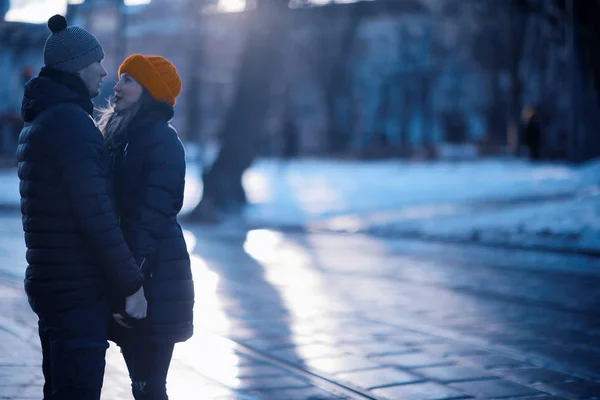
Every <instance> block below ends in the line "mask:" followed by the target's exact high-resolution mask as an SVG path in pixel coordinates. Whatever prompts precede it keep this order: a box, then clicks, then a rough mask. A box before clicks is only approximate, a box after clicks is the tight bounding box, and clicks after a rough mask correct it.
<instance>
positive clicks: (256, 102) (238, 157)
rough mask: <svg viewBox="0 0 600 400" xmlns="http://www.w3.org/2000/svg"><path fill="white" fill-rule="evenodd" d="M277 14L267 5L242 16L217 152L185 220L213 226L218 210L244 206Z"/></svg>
mask: <svg viewBox="0 0 600 400" xmlns="http://www.w3.org/2000/svg"><path fill="white" fill-rule="evenodd" d="M259 4H261V3H259ZM282 10H283V8H281V7H278V6H275V5H273V4H269V5H268V6H263V7H258V9H257V10H256V11H253V12H247V14H246V24H247V32H248V33H247V39H246V45H245V48H244V50H243V52H242V56H241V60H240V65H239V69H238V72H237V77H236V91H235V94H234V96H233V101H232V103H231V105H230V106H229V109H228V112H227V114H226V117H225V120H224V123H223V127H222V131H221V135H220V137H221V143H222V147H221V151H220V153H219V156H218V157H217V159H216V161H215V163H214V164H213V165H212V167H211V168H210V169H209V170H208V171H205V173H204V174H203V182H204V193H203V198H202V201H201V202H200V204H199V205H198V207H196V209H195V210H193V211H192V213H191V214H190V216H189V219H190V220H196V221H213V220H214V219H215V214H216V212H217V211H230V210H232V209H238V208H240V207H241V206H243V205H244V204H245V203H246V194H245V192H244V188H243V186H242V175H243V173H244V171H245V170H246V169H247V168H248V167H249V166H250V165H251V164H252V162H253V161H254V159H255V157H256V155H257V151H258V147H259V141H260V138H261V136H262V135H263V131H264V127H265V124H264V122H265V118H266V116H267V111H268V108H269V98H270V87H271V76H272V74H273V71H274V70H275V68H276V64H277V61H276V60H277V52H278V44H279V38H281V37H282V32H281V31H282V28H283V25H282V23H283V21H282V18H281V17H282V12H281V11H282Z"/></svg>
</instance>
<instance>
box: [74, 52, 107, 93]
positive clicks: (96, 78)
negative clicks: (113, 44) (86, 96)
mask: <svg viewBox="0 0 600 400" xmlns="http://www.w3.org/2000/svg"><path fill="white" fill-rule="evenodd" d="M78 74H79V77H80V78H81V80H82V81H83V82H84V83H85V86H87V88H88V91H89V92H90V98H93V97H96V96H98V95H99V94H100V87H101V86H102V79H104V77H105V76H106V70H105V69H104V66H103V65H102V60H100V61H96V62H95V63H93V64H90V65H88V66H87V67H85V68H83V69H82V70H80V71H79V72H78Z"/></svg>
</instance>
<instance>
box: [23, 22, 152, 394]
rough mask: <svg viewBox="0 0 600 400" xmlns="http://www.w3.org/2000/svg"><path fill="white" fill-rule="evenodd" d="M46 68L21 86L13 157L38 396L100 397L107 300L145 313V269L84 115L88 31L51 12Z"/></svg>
mask: <svg viewBox="0 0 600 400" xmlns="http://www.w3.org/2000/svg"><path fill="white" fill-rule="evenodd" d="M48 27H49V28H50V30H51V31H52V34H51V35H50V36H49V37H48V39H47V40H46V44H45V46H44V65H45V66H44V67H43V68H42V70H41V71H40V73H39V75H38V77H36V78H34V79H32V80H31V81H30V82H29V83H27V85H26V86H25V95H24V97H23V104H22V107H21V112H22V116H23V119H24V121H25V126H24V128H23V130H22V131H21V134H20V136H19V146H18V150H17V157H18V161H19V169H18V171H19V178H20V180H21V186H20V192H21V212H22V215H23V230H24V232H25V242H26V244H27V262H28V264H29V265H28V267H27V272H26V277H25V291H26V292H27V295H28V298H29V303H30V305H31V308H32V309H33V311H35V312H36V314H37V315H38V317H39V334H40V340H41V342H42V352H43V364H42V369H43V372H44V378H45V384H44V399H45V400H49V399H52V400H58V399H60V400H62V399H69V400H71V399H78V400H88V399H93V400H97V399H99V398H100V392H101V389H102V381H103V376H104V366H105V355H106V349H107V348H108V342H107V324H108V319H109V306H108V300H107V299H108V298H109V297H111V296H119V297H121V298H125V297H126V298H127V300H126V310H125V311H126V312H127V313H128V314H129V315H131V316H132V317H134V318H138V319H139V318H144V317H145V316H146V308H147V304H146V299H145V297H144V292H143V288H142V283H143V276H142V273H141V271H140V269H139V267H138V266H137V265H136V263H135V261H134V259H133V257H132V254H131V252H130V251H129V249H128V248H127V245H126V243H125V240H124V238H123V236H122V233H121V231H120V229H119V224H118V221H117V219H116V217H115V213H114V211H113V203H112V199H111V193H110V185H109V178H108V175H109V170H108V169H109V161H110V160H109V156H108V153H107V150H106V149H105V147H104V142H103V138H102V135H101V134H100V132H99V131H98V129H97V128H96V125H95V123H94V121H93V119H92V117H91V114H92V112H93V104H92V101H91V98H93V97H96V96H97V95H98V93H99V89H100V86H101V84H102V79H103V78H104V77H105V76H106V70H105V69H104V67H103V66H102V64H101V61H102V60H103V58H104V52H103V50H102V47H101V46H100V44H99V43H98V41H97V40H96V38H95V37H94V36H93V35H91V34H90V33H89V32H87V31H85V30H83V29H80V28H78V27H68V28H67V21H66V19H65V18H64V17H62V16H60V15H55V16H54V17H52V18H50V20H49V21H48Z"/></svg>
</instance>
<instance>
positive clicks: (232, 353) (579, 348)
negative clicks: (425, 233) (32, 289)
mask: <svg viewBox="0 0 600 400" xmlns="http://www.w3.org/2000/svg"><path fill="white" fill-rule="evenodd" d="M185 228H186V235H187V238H188V244H189V245H190V249H191V253H192V263H193V268H194V277H195V281H196V286H197V288H196V293H197V296H198V297H197V306H196V310H195V318H196V331H197V334H196V335H195V336H194V337H193V338H192V339H190V340H189V341H188V342H186V343H185V344H181V345H178V346H177V347H176V352H175V355H174V359H173V364H172V368H171V371H170V374H169V384H168V385H169V391H170V395H171V398H172V399H173V400H178V399H179V400H186V399H198V398H202V399H208V400H212V399H221V400H226V399H240V400H242V399H246V400H253V399H265V400H268V399H275V400H277V399H282V400H295V399H299V400H300V399H302V400H308V399H312V400H319V399H321V400H333V399H343V398H347V399H353V398H356V399H362V398H365V397H364V396H363V397H361V396H360V395H359V394H357V393H359V392H362V393H365V394H368V395H370V396H371V397H373V398H377V399H390V400H395V399H402V400H403V399H410V400H421V399H422V400H436V399H437V400H449V399H467V398H473V399H496V398H503V399H518V400H527V399H531V400H533V399H536V400H558V399H567V400H574V399H584V400H591V399H598V398H600V383H598V381H597V380H598V379H600V357H597V354H598V353H599V352H600V320H599V317H598V314H597V311H596V309H595V308H594V306H597V304H600V273H599V272H598V271H600V269H599V268H596V267H598V266H600V264H599V263H597V261H596V263H594V260H591V261H590V260H589V259H587V258H581V257H578V256H560V257H559V258H557V257H558V256H556V255H553V256H552V257H549V256H548V255H546V254H538V255H537V257H536V256H535V254H531V253H530V252H523V253H522V254H520V255H518V254H515V253H516V252H513V254H507V253H503V252H502V251H499V250H494V251H491V250H486V251H487V252H486V253H482V252H481V251H477V250H472V249H471V250H468V251H467V250H464V249H463V250H462V252H461V248H460V247H456V246H440V245H435V246H433V245H432V246H430V247H427V245H424V244H419V245H414V246H412V245H410V243H409V242H406V241H389V240H383V239H374V238H369V237H364V236H336V235H320V234H319V235H299V234H297V235H296V234H281V233H278V232H271V231H253V232H249V233H248V234H246V233H243V232H235V231H234V232H228V233H226V234H224V233H222V232H220V231H213V230H211V228H207V227H202V228H200V227H185ZM20 229H21V228H20V220H19V218H18V216H17V215H16V214H10V213H7V214H0V399H27V398H30V399H34V398H38V399H39V398H41V385H42V384H43V378H42V377H41V372H40V371H41V369H40V355H39V344H38V342H37V332H36V330H37V329H36V318H35V316H34V315H33V313H32V312H31V311H30V310H29V306H28V304H27V301H26V299H25V297H24V295H23V292H22V276H23V272H24V265H25V261H24V257H23V255H24V246H23V242H22V233H21V231H20ZM407 243H408V244H407ZM561 262H562V264H561ZM564 264H567V265H573V270H574V271H576V272H570V271H569V270H568V269H567V268H565V267H564ZM544 266H547V268H544ZM594 268H596V270H595V269H594ZM303 371H308V372H309V373H305V372H303ZM311 374H317V375H321V376H322V377H324V378H326V379H329V380H331V381H334V382H338V383H340V384H341V385H347V386H349V387H351V388H353V389H356V390H357V391H358V392H356V393H354V394H351V393H352V392H348V391H344V390H342V389H340V390H338V391H336V387H337V386H336V385H332V384H331V383H330V382H328V381H327V380H321V379H318V378H315V377H314V376H313V375H311ZM190 393H192V394H190ZM190 396H192V397H190ZM103 399H106V400H108V399H111V400H112V399H117V400H118V399H131V395H130V393H129V380H128V377H127V373H126V368H125V366H124V363H123V361H122V358H121V356H120V354H119V352H118V349H116V348H115V347H111V348H110V349H109V351H108V354H107V371H106V379H105V387H104V391H103Z"/></svg>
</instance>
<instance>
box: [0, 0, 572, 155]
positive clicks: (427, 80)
mask: <svg viewBox="0 0 600 400" xmlns="http://www.w3.org/2000/svg"><path fill="white" fill-rule="evenodd" d="M198 3H199V2H197V1H190V0H153V1H152V2H151V3H149V4H146V5H139V6H127V7H125V6H123V5H122V2H121V1H119V0H86V1H85V2H84V3H83V4H79V5H71V6H69V20H70V24H72V25H80V26H82V27H85V28H86V29H89V30H90V31H91V32H93V33H94V34H95V35H97V36H98V38H99V40H100V41H101V43H102V44H103V46H104V48H105V52H106V54H107V56H106V60H105V66H106V68H107V70H108V71H109V74H110V75H109V77H108V78H107V79H106V80H105V85H104V87H103V89H102V94H101V96H100V97H99V98H98V99H97V102H98V103H99V104H102V103H103V102H104V101H105V100H106V99H107V98H108V97H109V96H110V95H111V94H112V87H113V85H114V83H115V82H116V78H117V77H116V71H117V68H118V65H119V64H120V62H121V61H122V60H123V58H124V57H126V56H127V55H129V54H132V53H136V52H140V53H146V54H160V55H163V56H166V57H168V58H170V59H171V60H172V61H173V62H174V63H175V64H176V65H177V67H178V69H179V71H180V73H181V76H182V78H183V81H184V92H183V93H182V95H181V96H180V98H179V99H178V103H177V113H176V114H177V115H176V117H175V120H174V125H175V126H176V127H177V128H178V129H179V131H180V133H181V134H182V136H183V137H185V138H186V139H188V140H200V142H201V143H204V144H208V143H214V142H218V140H219V132H220V128H221V126H222V123H223V119H224V118H225V115H226V110H227V107H228V105H229V104H230V102H231V99H232V96H234V94H235V88H236V82H235V77H236V71H237V69H238V68H239V61H240V55H241V53H242V50H243V48H244V43H245V39H246V32H247V29H246V26H245V23H246V22H247V21H246V18H245V13H212V14H210V13H209V14H207V13H202V12H201V10H200V8H199V6H198ZM461 3H463V5H464V4H466V3H468V2H464V1H463V2H461V1H460V0H445V1H442V2H439V1H429V0H422V1H418V0H407V1H402V2H400V1H397V2H390V1H386V0H381V1H373V2H365V4H363V5H361V7H360V13H357V12H356V10H357V8H356V4H336V5H328V6H323V7H314V8H310V9H302V10H300V9H299V10H294V11H293V12H294V13H296V15H297V17H295V18H294V19H293V23H290V24H289V27H287V28H286V29H285V31H282V32H273V35H280V36H281V37H282V40H281V43H282V46H281V49H280V59H279V64H278V65H277V68H276V71H277V73H276V74H274V76H273V77H272V83H273V84H272V86H271V87H269V88H265V90H269V91H270V92H271V99H272V101H270V102H269V107H270V108H269V118H268V120H267V121H266V124H265V130H264V132H263V133H262V137H264V144H263V145H262V146H261V149H262V152H263V153H264V154H269V155H273V154H279V153H280V152H281V149H282V147H284V143H285V140H284V139H285V134H284V133H283V130H284V129H289V127H290V126H293V127H294V132H295V134H296V135H297V142H298V143H297V144H298V146H297V151H298V153H299V155H325V154H331V153H336V154H362V155H365V154H366V155H369V154H373V155H377V154H382V152H383V153H385V154H389V155H410V154H415V153H417V154H418V153H423V154H427V153H431V152H432V151H433V150H432V149H435V148H436V147H438V146H439V145H440V144H443V143H455V144H461V143H467V144H476V145H477V146H478V148H479V149H481V151H482V152H508V151H512V150H513V149H511V147H512V148H514V147H516V146H517V145H518V143H519V140H520V139H519V136H520V135H519V132H521V130H522V126H523V125H524V124H525V123H526V122H527V121H526V116H527V115H528V113H529V114H530V113H531V111H532V110H535V111H537V112H538V113H540V114H542V116H543V117H544V135H545V136H544V137H545V146H546V148H545V155H546V156H547V157H550V158H551V157H561V156H562V157H564V156H565V154H561V151H562V152H564V148H565V147H566V144H565V140H566V139H565V136H566V135H568V132H569V129H570V125H569V121H570V120H571V118H570V117H569V115H570V113H571V112H572V110H571V108H570V107H571V102H572V99H571V98H570V95H569V93H570V90H569V87H570V86H569V85H570V84H571V80H570V75H569V73H568V71H569V60H570V55H571V53H570V52H569V47H568V46H567V41H566V40H565V38H564V37H562V36H561V34H560V33H559V34H558V37H557V34H556V27H553V26H550V25H549V24H548V22H547V18H546V16H545V14H544V15H542V16H540V17H536V16H533V17H530V18H528V19H527V21H525V22H523V21H520V23H521V22H522V23H523V24H524V26H525V28H524V30H523V31H522V32H523V33H524V34H523V35H522V36H521V37H519V38H518V40H519V42H518V44H519V46H516V44H517V43H515V37H514V35H513V36H512V37H511V35H509V34H506V35H504V34H502V35H499V34H498V33H499V32H500V33H502V32H504V31H506V28H505V26H504V25H506V26H509V25H510V24H511V23H514V21H515V17H514V16H511V15H509V14H506V15H504V16H502V13H501V12H500V11H499V10H496V9H494V8H493V7H494V6H493V5H494V4H497V2H496V3H495V2H493V1H482V2H480V3H481V4H483V3H486V4H487V5H488V8H485V7H483V6H481V7H464V6H463V7H461ZM490 4H491V6H490ZM548 4H549V7H551V4H550V3H549V2H548ZM490 7H491V8H490ZM547 11H548V13H550V14H552V13H553V12H554V11H553V10H551V9H549V10H547ZM502 18H504V19H502ZM503 24H504V25H503ZM27 29H33V28H27ZM44 29H45V27H43V28H42V31H44ZM32 32H33V31H32ZM45 33H46V34H47V32H45ZM44 38H45V36H44ZM511 40H512V42H511ZM2 43H3V45H4V41H3V42H2ZM42 45H43V42H39V41H38V42H36V41H32V42H31V45H30V46H31V53H28V54H30V55H29V56H19V57H21V58H19V60H21V59H23V60H24V58H23V57H25V58H27V57H29V58H27V60H37V61H38V64H39V61H40V59H41V57H40V54H41V51H40V50H41V46H42ZM516 48H518V50H519V51H518V53H516V54H515V51H514V49H516ZM511 51H512V53H511ZM4 52H5V51H4V50H3V54H4ZM6 54H8V53H6ZM15 54H16V53H15ZM2 57H4V55H3V56H2ZM11 57H13V56H11ZM14 57H16V56H14ZM38 57H39V58H38ZM11 62H13V61H11ZM19 63H20V64H19ZM25 63H26V62H25V61H19V62H18V63H17V62H16V61H15V64H14V65H13V64H11V65H13V66H11V67H6V66H5V68H13V71H14V74H18V73H19V72H18V71H20V70H21V69H22V67H21V65H24V64H25ZM17 64H18V65H17ZM32 65H34V68H35V69H37V68H36V66H35V65H36V64H32ZM3 78H4V79H7V82H8V81H10V83H9V84H8V85H6V86H4V88H6V87H13V88H12V89H11V90H13V92H14V93H13V92H11V93H12V95H9V96H8V98H16V99H18V98H19V96H17V95H16V93H17V92H18V91H19V84H17V83H16V82H18V79H9V78H6V77H3ZM4 88H3V89H2V90H5V89H4ZM19 102H20V99H19V101H18V102H14V103H11V104H10V105H9V104H6V105H4V104H3V105H2V108H7V109H8V108H12V109H14V108H15V107H18V104H19ZM9 103H10V101H9ZM284 117H285V118H284Z"/></svg>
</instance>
